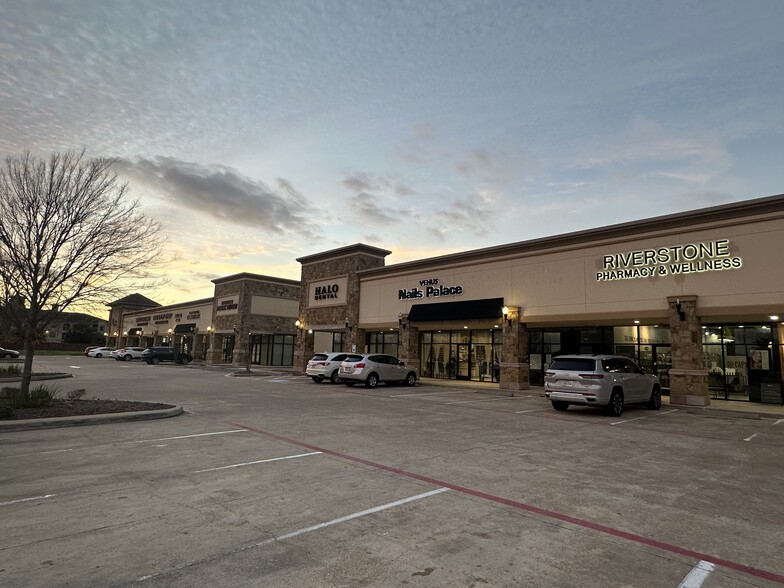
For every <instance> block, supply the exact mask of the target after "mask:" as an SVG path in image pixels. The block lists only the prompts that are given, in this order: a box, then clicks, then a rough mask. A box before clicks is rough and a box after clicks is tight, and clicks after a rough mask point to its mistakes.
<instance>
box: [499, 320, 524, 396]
mask: <svg viewBox="0 0 784 588" xmlns="http://www.w3.org/2000/svg"><path fill="white" fill-rule="evenodd" d="M519 318H520V317H519V310H518V309H516V308H510V309H509V317H508V319H509V320H505V321H504V342H503V350H504V356H503V361H502V362H501V364H500V366H499V383H498V389H499V390H510V391H511V395H514V390H528V389H530V387H531V383H530V379H529V377H530V365H529V363H528V331H527V329H526V326H525V325H524V324H523V323H520V322H518V321H519Z"/></svg>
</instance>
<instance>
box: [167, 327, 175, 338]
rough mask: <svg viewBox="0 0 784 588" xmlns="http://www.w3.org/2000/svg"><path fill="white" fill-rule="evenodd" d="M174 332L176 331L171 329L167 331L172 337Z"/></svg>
mask: <svg viewBox="0 0 784 588" xmlns="http://www.w3.org/2000/svg"><path fill="white" fill-rule="evenodd" d="M173 332H174V331H172V330H171V329H169V330H168V331H167V333H169V336H170V337H171V334H172V333H173Z"/></svg>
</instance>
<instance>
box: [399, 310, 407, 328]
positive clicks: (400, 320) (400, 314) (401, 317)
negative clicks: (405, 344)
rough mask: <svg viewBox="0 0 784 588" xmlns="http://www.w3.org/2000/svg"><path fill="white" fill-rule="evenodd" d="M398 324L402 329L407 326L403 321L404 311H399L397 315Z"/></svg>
mask: <svg viewBox="0 0 784 588" xmlns="http://www.w3.org/2000/svg"><path fill="white" fill-rule="evenodd" d="M397 324H398V326H399V327H400V328H401V329H405V328H406V323H404V322H403V313H402V312H399V313H398V315H397Z"/></svg>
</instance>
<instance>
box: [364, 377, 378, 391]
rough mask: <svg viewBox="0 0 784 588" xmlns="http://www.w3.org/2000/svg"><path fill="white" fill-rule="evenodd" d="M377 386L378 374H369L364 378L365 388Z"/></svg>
mask: <svg viewBox="0 0 784 588" xmlns="http://www.w3.org/2000/svg"><path fill="white" fill-rule="evenodd" d="M376 386H378V376H377V375H376V374H370V375H369V376H368V377H367V380H365V388H375V387H376Z"/></svg>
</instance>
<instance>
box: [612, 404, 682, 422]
mask: <svg viewBox="0 0 784 588" xmlns="http://www.w3.org/2000/svg"><path fill="white" fill-rule="evenodd" d="M672 412H678V409H677V408H673V409H672V410H668V411H665V412H657V413H654V414H646V415H645V416H641V417H636V418H633V419H626V420H625V421H615V422H614V423H610V424H611V425H622V424H623V423H630V422H632V421H639V420H640V419H647V418H649V417H655V416H661V415H665V414H670V413H672Z"/></svg>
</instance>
